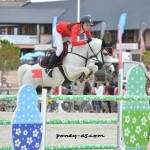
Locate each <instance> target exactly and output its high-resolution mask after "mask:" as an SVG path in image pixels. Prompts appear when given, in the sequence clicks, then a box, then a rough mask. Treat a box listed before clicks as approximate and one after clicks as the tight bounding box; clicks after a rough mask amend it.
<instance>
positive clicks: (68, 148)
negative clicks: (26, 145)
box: [0, 144, 118, 150]
mask: <svg viewBox="0 0 150 150" xmlns="http://www.w3.org/2000/svg"><path fill="white" fill-rule="evenodd" d="M117 148H118V146H117V145H116V144H104V145H92V144H91V145H60V146H55V145H54V146H53V145H51V146H45V150H54V149H59V150H75V149H77V150H79V149H117ZM0 150H12V147H11V146H5V147H4V146H2V147H0Z"/></svg>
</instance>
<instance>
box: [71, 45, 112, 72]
mask: <svg viewBox="0 0 150 150" xmlns="http://www.w3.org/2000/svg"><path fill="white" fill-rule="evenodd" d="M88 46H89V48H90V50H91V52H92V53H93V56H90V57H88V53H87V57H84V56H82V55H80V54H78V53H74V52H73V47H71V52H68V53H71V54H74V55H77V56H79V57H81V58H83V59H85V66H86V65H87V61H88V60H89V59H92V58H93V57H95V58H96V59H97V61H98V63H100V64H102V66H103V65H104V64H105V61H104V55H103V50H104V49H105V47H102V48H101V49H100V50H99V51H98V52H97V53H95V52H94V51H93V49H92V47H91V45H90V43H88ZM106 48H107V47H106ZM99 53H100V54H101V58H102V62H101V61H99V59H98V54H99ZM111 65H113V64H112V63H111V64H110V65H108V66H107V67H105V68H106V69H108V68H109V67H110V66H111Z"/></svg>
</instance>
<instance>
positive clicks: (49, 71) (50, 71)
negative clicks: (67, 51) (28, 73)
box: [47, 69, 53, 78]
mask: <svg viewBox="0 0 150 150" xmlns="http://www.w3.org/2000/svg"><path fill="white" fill-rule="evenodd" d="M52 72H53V69H49V70H48V71H47V75H48V76H49V77H51V78H53V76H52Z"/></svg>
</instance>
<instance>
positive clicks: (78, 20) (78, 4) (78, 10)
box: [77, 0, 80, 22]
mask: <svg viewBox="0 0 150 150" xmlns="http://www.w3.org/2000/svg"><path fill="white" fill-rule="evenodd" d="M77 22H80V0H77Z"/></svg>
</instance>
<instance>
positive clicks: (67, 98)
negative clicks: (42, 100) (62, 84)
mask: <svg viewBox="0 0 150 150" xmlns="http://www.w3.org/2000/svg"><path fill="white" fill-rule="evenodd" d="M50 98H51V99H52V100H65V101H70V100H74V101H82V100H87V101H90V100H94V101H131V100H133V101H135V100H139V101H140V100H144V101H145V100H146V101H149V100H150V96H147V95H144V96H141V95H140V96H137V95H132V96H129V95H127V96H125V95H124V96H120V95H115V96H114V95H109V96H105V95H104V96H98V95H51V96H50Z"/></svg>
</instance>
